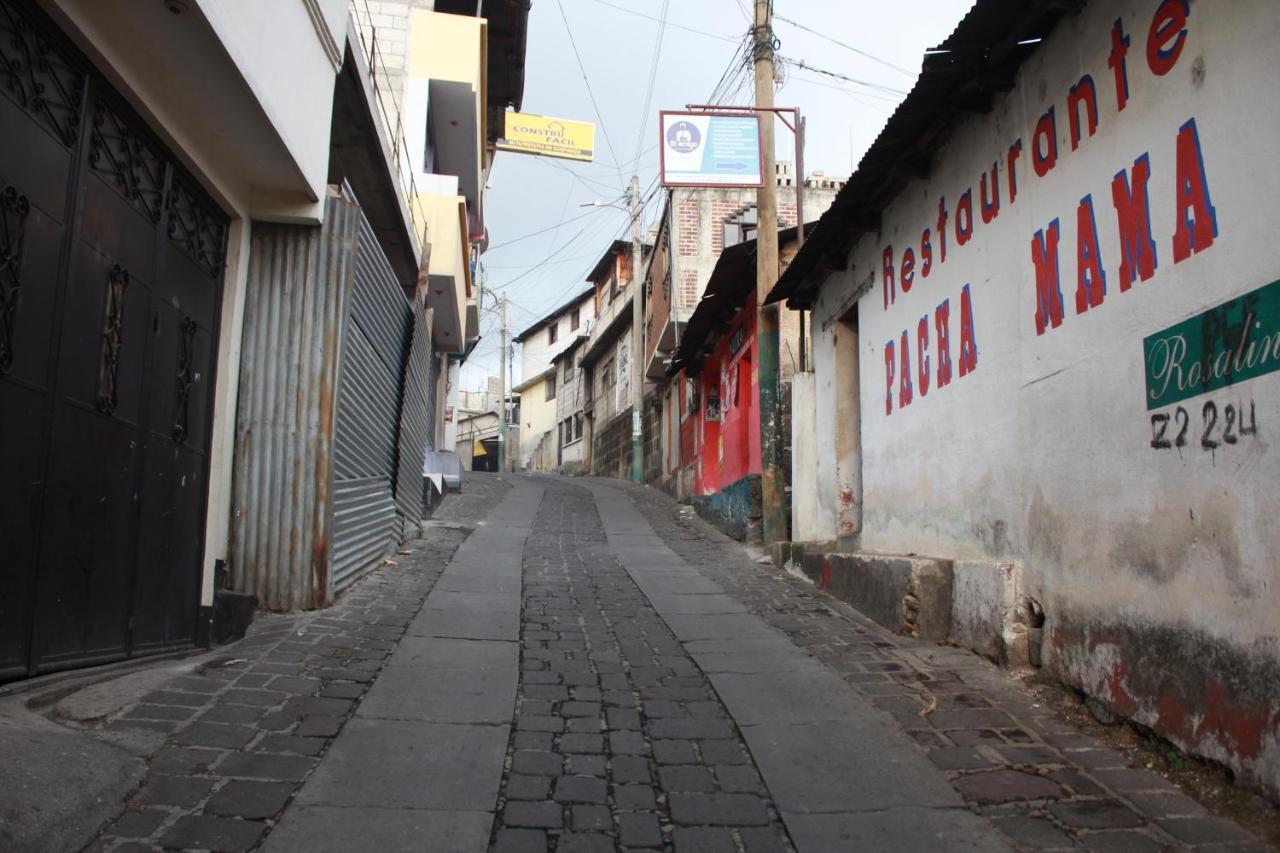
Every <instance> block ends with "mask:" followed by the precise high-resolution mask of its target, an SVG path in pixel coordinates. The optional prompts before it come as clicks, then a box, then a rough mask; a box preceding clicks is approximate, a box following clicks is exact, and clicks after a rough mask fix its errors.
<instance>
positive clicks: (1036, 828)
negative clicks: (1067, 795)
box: [992, 815, 1075, 850]
mask: <svg viewBox="0 0 1280 853" xmlns="http://www.w3.org/2000/svg"><path fill="white" fill-rule="evenodd" d="M992 823H994V824H995V826H996V828H997V829H999V830H1000V831H1001V832H1003V833H1004V834H1005V835H1007V836H1009V838H1011V839H1013V841H1014V842H1016V843H1017V844H1020V845H1022V846H1025V847H1030V848H1033V849H1036V850H1041V849H1045V848H1054V847H1074V846H1075V841H1073V840H1072V838H1071V836H1070V835H1068V834H1067V833H1065V832H1063V831H1062V830H1061V829H1059V828H1058V827H1057V826H1056V825H1055V824H1054V823H1053V821H1051V820H1048V819H1047V818H1043V817H1026V816H1021V815H1019V816H1016V817H1002V818H997V819H994V820H993V821H992Z"/></svg>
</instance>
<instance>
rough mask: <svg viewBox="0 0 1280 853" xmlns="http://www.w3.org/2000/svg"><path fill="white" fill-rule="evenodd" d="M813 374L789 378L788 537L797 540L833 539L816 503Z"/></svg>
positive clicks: (833, 536) (815, 423) (818, 471)
mask: <svg viewBox="0 0 1280 853" xmlns="http://www.w3.org/2000/svg"><path fill="white" fill-rule="evenodd" d="M816 406H817V400H816V399H815V395H814V374H812V373H797V374H796V375H795V376H794V377H792V380H791V410H792V419H791V538H792V539H793V540H794V541H796V542H818V541H821V540H827V539H835V527H834V526H829V525H824V524H823V523H822V522H823V521H824V520H826V517H827V516H826V515H825V514H824V513H823V512H822V511H821V510H820V506H819V499H818V495H819V485H818V484H819V474H820V468H821V466H820V464H819V460H820V459H821V457H820V455H819V449H818V439H817V435H816V434H815V427H816V426H817V421H816V419H815V417H816V412H817V409H816Z"/></svg>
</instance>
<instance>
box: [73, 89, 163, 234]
mask: <svg viewBox="0 0 1280 853" xmlns="http://www.w3.org/2000/svg"><path fill="white" fill-rule="evenodd" d="M89 166H90V167H91V168H92V169H93V170H94V171H95V172H97V173H98V174H100V175H102V176H103V177H104V178H106V179H107V180H109V181H111V182H112V183H113V184H114V185H115V187H116V189H117V190H118V191H119V192H120V194H121V195H123V196H124V197H125V198H126V199H128V200H129V202H130V203H131V204H133V206H134V207H136V208H138V210H140V211H142V213H143V215H145V216H146V217H147V218H148V219H150V220H151V221H152V222H159V221H160V212H161V204H162V197H163V195H164V169H165V165H164V160H163V159H161V157H160V155H159V154H157V153H156V151H155V150H154V149H152V148H151V146H150V145H148V144H147V142H146V141H145V140H144V139H143V138H142V137H141V136H139V135H138V133H137V132H136V131H135V130H134V129H133V128H131V127H130V126H129V124H128V123H127V122H125V120H124V119H122V118H121V117H120V116H119V115H117V114H116V113H115V112H114V111H113V110H112V109H111V108H110V107H109V106H107V105H106V104H105V103H104V102H103V101H101V100H99V101H98V103H97V104H96V106H95V107H94V110H93V131H92V133H91V134H90V137H89Z"/></svg>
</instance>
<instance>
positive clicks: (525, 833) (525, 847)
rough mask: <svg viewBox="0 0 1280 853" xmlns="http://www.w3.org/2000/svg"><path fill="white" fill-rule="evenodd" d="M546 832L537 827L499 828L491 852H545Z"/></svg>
mask: <svg viewBox="0 0 1280 853" xmlns="http://www.w3.org/2000/svg"><path fill="white" fill-rule="evenodd" d="M547 847H548V845H547V834H546V833H545V832H542V831H540V830H537V829H500V830H498V832H497V835H496V836H495V838H494V844H493V853H547Z"/></svg>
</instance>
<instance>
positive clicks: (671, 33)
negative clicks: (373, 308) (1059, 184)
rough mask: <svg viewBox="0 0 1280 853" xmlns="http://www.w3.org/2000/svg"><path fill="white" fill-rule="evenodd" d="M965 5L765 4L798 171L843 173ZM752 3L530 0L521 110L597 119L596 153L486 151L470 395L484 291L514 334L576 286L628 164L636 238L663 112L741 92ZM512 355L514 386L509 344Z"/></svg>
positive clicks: (602, 242) (842, 0) (619, 228)
mask: <svg viewBox="0 0 1280 853" xmlns="http://www.w3.org/2000/svg"><path fill="white" fill-rule="evenodd" d="M972 5H973V4H972V2H970V0H896V2H892V3H882V2H871V0H775V4H774V16H775V20H774V32H775V35H776V36H777V38H778V40H779V42H780V44H779V46H778V54H779V55H780V56H781V57H783V58H784V59H783V62H781V63H780V69H779V72H778V73H779V82H780V84H781V87H780V88H779V89H778V90H777V93H776V94H775V96H774V102H775V105H776V106H779V107H799V108H800V111H801V113H802V114H803V115H804V116H805V120H806V145H805V152H804V161H805V171H806V172H808V173H812V172H815V171H821V172H825V173H827V174H828V175H835V176H839V177H840V178H845V177H848V175H849V174H850V173H851V172H852V171H853V169H854V168H855V167H856V165H857V162H858V160H859V159H860V158H861V157H862V155H863V153H864V152H865V151H866V150H867V148H868V147H869V146H870V145H871V143H872V142H873V141H874V140H875V138H876V136H877V134H879V132H880V130H881V128H882V127H883V126H884V123H885V122H886V121H887V120H888V118H889V116H890V115H891V114H892V112H893V110H894V108H895V106H896V105H897V104H898V103H899V102H900V101H901V100H902V98H903V97H904V96H905V94H906V92H907V91H909V90H910V89H911V87H912V85H914V82H915V75H916V73H917V72H918V71H919V69H920V63H921V59H922V57H923V54H924V51H925V50H927V49H928V48H930V47H933V46H934V45H936V44H938V43H939V42H941V41H943V40H944V39H945V38H946V37H947V36H948V35H950V33H951V31H952V30H954V29H955V26H956V24H957V23H959V21H960V19H961V18H962V17H964V15H965V13H966V12H967V11H968V10H969V8H970V7H971V6H972ZM751 6H752V2H751V0H533V8H532V10H531V11H530V13H529V30H528V43H527V47H526V54H525V86H524V102H523V104H522V108H521V109H522V112H526V113H537V114H540V115H547V116H556V117H558V118H569V119H576V120H580V121H590V122H593V123H595V124H596V140H595V143H596V144H595V160H594V161H593V162H591V163H577V162H573V161H569V160H557V159H551V158H547V157H538V156H531V155H524V154H515V153H511V152H501V151H500V152H498V154H497V156H496V158H495V161H494V165H493V169H492V171H491V173H490V176H489V185H488V194H487V196H486V200H485V218H486V224H487V227H488V230H489V249H488V251H487V252H486V253H485V254H484V255H483V256H482V258H481V263H482V266H483V273H482V275H483V280H484V286H485V289H486V291H487V292H486V305H485V309H486V310H485V311H484V314H483V315H482V318H481V334H482V339H481V341H480V343H479V344H478V345H477V347H476V350H475V352H473V353H472V355H471V357H470V358H469V359H468V360H467V363H466V364H465V365H463V368H462V373H461V381H460V384H461V387H462V388H463V389H465V390H476V389H480V388H482V387H483V386H484V384H485V379H486V377H487V376H490V375H497V373H498V351H499V342H498V341H499V335H498V330H499V326H498V324H499V312H498V311H497V310H496V308H493V309H492V310H490V309H491V306H493V305H494V303H495V302H496V298H494V299H490V296H489V292H492V293H493V294H494V296H495V297H496V295H497V294H505V295H506V296H507V304H508V320H507V325H508V328H509V329H510V330H511V331H512V332H513V333H518V332H520V331H521V330H522V329H524V328H526V327H528V326H529V325H531V324H533V323H534V322H535V321H536V320H537V319H538V318H539V317H541V316H543V315H544V314H546V313H547V312H548V311H549V310H551V309H552V308H555V307H556V306H558V305H560V304H561V303H563V302H564V301H566V300H567V299H568V298H569V297H570V296H572V295H573V294H574V293H576V292H578V290H579V289H580V288H582V287H584V286H585V276H586V273H587V272H588V271H589V270H590V269H591V267H592V266H594V264H595V262H596V261H597V260H598V259H599V257H600V255H601V254H603V252H604V250H605V249H606V248H607V247H608V245H609V243H610V241H612V240H613V239H614V238H615V237H623V238H625V237H626V236H627V232H628V219H627V214H626V211H625V205H626V199H625V192H626V187H627V185H628V183H629V182H630V178H631V175H632V173H633V172H634V173H635V174H637V175H638V176H639V178H640V187H641V191H642V194H643V195H645V196H648V203H647V205H646V208H645V219H644V227H645V231H646V233H647V232H648V228H649V226H650V225H651V224H652V223H653V221H654V220H655V219H656V218H657V216H658V215H659V213H660V211H661V205H662V201H663V191H662V190H661V189H660V188H658V187H657V184H656V180H657V173H658V150H657V148H658V138H659V137H658V128H657V123H658V111H659V110H670V109H683V108H684V107H685V105H687V104H700V103H707V102H708V99H709V98H710V96H711V95H712V94H713V92H715V91H716V90H717V85H718V84H720V86H719V90H720V92H721V93H722V98H721V99H720V100H721V102H723V103H730V104H748V103H750V102H751V100H752V96H753V91H754V90H753V82H752V72H751V68H750V66H749V65H747V66H743V65H742V64H741V63H740V62H739V63H735V62H734V58H735V53H736V52H737V51H738V48H739V45H740V44H741V43H742V41H743V38H744V36H745V34H746V32H747V30H748V28H749V27H750V23H751V18H750V14H751ZM664 8H665V12H666V27H665V28H662V27H661V25H660V23H659V21H660V20H661V17H662V15H663V12H664ZM792 22H794V23H792ZM797 24H798V25H800V26H796V25H797ZM806 28H807V29H806ZM660 29H661V30H662V39H661V46H660V51H659V52H658V61H657V63H656V66H655V63H654V56H655V47H656V46H657V45H656V42H657V37H658V34H659V30H660ZM570 34H571V35H572V38H571V37H570ZM575 46H576V48H577V54H576V55H575V50H574V47H575ZM579 58H580V61H581V67H580V66H579ZM801 62H803V63H804V64H805V65H806V66H811V67H812V68H814V69H820V71H814V70H809V69H807V68H802V67H800V64H799V63H801ZM584 72H585V79H584ZM821 72H831V73H830V74H824V73H821ZM651 74H652V75H653V91H652V96H651V98H650V101H649V103H648V105H647V108H646V104H645V95H646V93H647V92H648V89H649V79H650V75H651ZM726 74H727V76H726ZM833 74H834V75H840V76H832V75H833ZM846 78H847V79H846ZM722 80H723V81H724V82H723V83H722ZM854 81H857V82H854ZM739 84H740V85H739ZM726 89H727V90H728V91H726ZM774 138H775V141H776V149H775V156H776V159H778V160H779V161H782V160H793V159H794V156H795V155H794V148H793V145H794V142H793V136H792V134H791V132H790V131H789V130H788V129H787V128H786V126H785V125H783V124H781V123H778V124H777V125H776V126H775V131H774ZM637 155H638V158H637ZM651 191H652V193H651V194H650V192H651ZM511 363H512V366H513V368H514V377H513V381H511V384H512V385H514V384H516V383H517V382H518V381H519V379H520V354H519V348H518V347H516V348H515V354H514V358H513V360H512V362H511Z"/></svg>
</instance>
